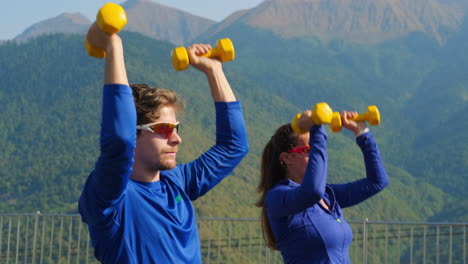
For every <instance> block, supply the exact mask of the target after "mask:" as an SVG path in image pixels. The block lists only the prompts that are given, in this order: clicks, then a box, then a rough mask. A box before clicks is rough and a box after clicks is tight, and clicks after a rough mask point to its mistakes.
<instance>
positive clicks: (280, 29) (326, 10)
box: [210, 0, 466, 43]
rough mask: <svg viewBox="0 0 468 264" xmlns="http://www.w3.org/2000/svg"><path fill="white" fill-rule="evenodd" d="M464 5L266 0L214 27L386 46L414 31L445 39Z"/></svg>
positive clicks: (426, 0) (427, 0)
mask: <svg viewBox="0 0 468 264" xmlns="http://www.w3.org/2000/svg"><path fill="white" fill-rule="evenodd" d="M462 7H463V4H462V2H461V1H438V0H411V1H410V0H356V1H350V0H336V1H330V0H266V1H264V2H263V3H262V4H260V5H259V6H257V7H255V8H252V9H250V10H247V11H244V12H238V13H235V14H233V15H232V16H231V17H230V18H227V19H225V20H224V21H223V22H221V23H220V24H217V25H216V26H215V27H214V28H212V29H211V30H210V31H211V32H217V31H219V30H222V29H223V28H226V27H227V25H226V24H231V23H244V24H247V25H250V26H253V27H257V28H261V29H267V30H272V31H274V32H275V33H277V34H279V35H281V36H283V37H305V36H314V37H318V38H320V39H323V40H330V39H345V40H347V41H353V42H356V43H381V42H384V41H388V40H392V39H397V38H400V37H403V36H406V35H408V34H410V33H413V32H422V33H424V34H427V35H429V36H431V37H432V38H434V39H436V40H437V41H438V42H439V43H441V42H443V41H445V39H446V38H447V34H450V33H452V32H453V31H456V30H457V29H458V28H459V26H460V24H461V21H462V19H463V17H464V15H465V13H466V9H465V8H462Z"/></svg>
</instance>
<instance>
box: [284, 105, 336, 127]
mask: <svg viewBox="0 0 468 264" xmlns="http://www.w3.org/2000/svg"><path fill="white" fill-rule="evenodd" d="M300 117H301V114H300V113H299V114H297V115H296V116H295V117H294V119H293V121H292V122H291V126H292V129H293V130H294V132H296V133H297V134H304V133H306V132H308V131H305V130H303V129H301V128H300V127H299V126H298V121H299V118H300ZM310 118H311V119H312V121H314V124H316V125H322V124H329V125H330V128H331V130H332V131H333V132H339V131H340V130H341V126H342V125H341V115H340V113H338V112H333V110H332V109H331V107H330V106H329V105H328V104H327V103H323V102H322V103H317V104H316V105H315V106H314V108H313V109H312V114H311V116H310Z"/></svg>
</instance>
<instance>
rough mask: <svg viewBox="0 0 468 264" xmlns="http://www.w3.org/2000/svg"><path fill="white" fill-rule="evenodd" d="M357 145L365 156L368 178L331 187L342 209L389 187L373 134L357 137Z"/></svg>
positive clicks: (368, 133)
mask: <svg viewBox="0 0 468 264" xmlns="http://www.w3.org/2000/svg"><path fill="white" fill-rule="evenodd" d="M356 143H357V144H358V145H359V147H360V148H361V151H362V153H363V155H364V164H365V167H366V178H363V179H360V180H357V181H355V182H351V183H347V184H332V185H331V187H332V188H333V191H334V193H335V195H336V199H337V201H338V203H339V204H340V206H341V207H342V208H345V207H349V206H353V205H356V204H358V203H360V202H362V201H364V200H366V199H368V198H369V197H371V196H373V195H375V194H377V193H378V192H380V191H381V190H383V189H384V188H385V187H386V186H387V185H388V176H387V173H386V171H385V168H384V166H383V161H382V158H381V156H380V151H379V149H378V147H377V143H376V142H375V140H374V137H373V134H372V132H370V131H369V132H367V133H365V134H363V135H361V136H359V137H357V138H356Z"/></svg>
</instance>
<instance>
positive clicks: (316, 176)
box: [257, 110, 388, 264]
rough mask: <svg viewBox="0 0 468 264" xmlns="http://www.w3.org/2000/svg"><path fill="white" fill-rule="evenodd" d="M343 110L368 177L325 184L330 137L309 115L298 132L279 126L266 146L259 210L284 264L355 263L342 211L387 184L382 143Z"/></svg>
mask: <svg viewBox="0 0 468 264" xmlns="http://www.w3.org/2000/svg"><path fill="white" fill-rule="evenodd" d="M355 115H357V113H356V112H347V111H343V113H342V114H341V119H342V123H343V126H344V127H345V128H347V129H348V130H350V131H352V132H353V133H354V134H355V136H356V142H357V144H358V145H359V147H360V148H361V150H362V153H363V155H364V163H365V166H366V174H367V177H366V178H364V179H360V180H358V181H355V182H350V183H347V184H326V179H327V162H328V155H327V150H326V144H327V135H326V133H325V130H324V128H323V127H322V126H317V125H315V124H314V123H313V121H312V119H311V118H310V116H311V111H310V110H309V111H304V112H303V113H302V115H301V117H300V118H299V120H298V126H299V128H300V129H301V130H303V131H309V132H308V133H304V134H299V135H298V134H296V133H294V132H293V130H292V127H291V124H286V125H283V126H281V127H280V128H278V130H277V131H276V133H275V134H274V135H273V136H272V137H271V139H270V141H269V142H268V143H267V145H266V146H265V149H264V150H263V156H262V164H261V179H260V183H259V185H258V191H259V192H260V193H261V197H260V199H259V201H258V202H257V206H259V207H261V208H262V229H263V234H264V238H265V240H266V242H267V245H268V246H269V247H270V248H273V249H277V250H280V251H281V254H282V255H283V259H284V262H285V263H308V264H310V263H350V259H349V246H350V244H351V241H352V230H351V228H350V226H349V225H348V223H347V222H346V220H345V219H344V218H343V215H342V213H341V208H345V207H349V206H353V205H355V204H358V203H360V202H362V201H364V200H366V199H367V198H369V197H371V196H373V195H375V194H376V193H378V192H379V191H381V190H382V189H383V188H385V186H387V184H388V179H387V174H386V172H385V169H384V167H383V163H382V160H381V157H380V153H379V150H378V148H377V144H376V143H375V141H374V138H373V136H372V133H371V132H370V131H369V129H368V128H367V127H366V125H365V123H364V122H355V121H352V120H350V119H352V118H353V117H354V116H355Z"/></svg>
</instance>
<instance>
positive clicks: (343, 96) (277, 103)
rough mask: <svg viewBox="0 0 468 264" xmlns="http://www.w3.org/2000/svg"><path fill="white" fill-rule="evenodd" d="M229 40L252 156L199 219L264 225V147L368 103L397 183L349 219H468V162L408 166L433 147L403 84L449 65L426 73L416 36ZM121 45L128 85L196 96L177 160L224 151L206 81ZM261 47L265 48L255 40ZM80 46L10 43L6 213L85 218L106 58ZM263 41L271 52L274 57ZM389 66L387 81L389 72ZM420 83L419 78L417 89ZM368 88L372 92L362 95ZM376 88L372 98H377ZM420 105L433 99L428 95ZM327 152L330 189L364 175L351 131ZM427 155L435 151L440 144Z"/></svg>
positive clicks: (1, 145)
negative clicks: (421, 168)
mask: <svg viewBox="0 0 468 264" xmlns="http://www.w3.org/2000/svg"><path fill="white" fill-rule="evenodd" d="M220 34H222V35H227V36H233V39H234V41H235V42H234V43H235V46H236V54H237V57H236V60H235V61H233V62H226V63H225V64H224V66H223V67H224V68H225V71H226V75H227V77H228V79H229V80H230V83H231V86H232V87H233V89H234V90H235V92H236V96H237V97H238V98H239V100H241V101H242V105H243V107H244V115H245V119H246V124H247V129H248V135H249V142H250V146H251V151H250V153H249V154H248V156H247V157H246V158H245V159H244V161H243V162H242V164H241V165H240V166H239V167H238V168H236V170H235V172H234V173H233V175H232V176H230V177H228V178H227V179H226V180H224V181H223V182H222V183H221V184H220V185H219V186H218V187H216V188H215V189H214V190H213V191H211V192H209V193H208V194H207V195H206V196H204V197H203V198H201V199H200V200H199V201H196V202H195V207H196V211H197V214H198V215H199V216H212V217H257V216H258V209H257V208H256V207H255V206H253V204H254V202H255V200H256V199H257V198H258V196H257V194H256V192H255V186H256V184H257V182H258V173H259V171H258V170H259V161H260V155H261V151H262V149H263V146H264V145H265V143H266V141H267V140H268V138H269V137H271V134H272V133H273V131H274V129H275V128H276V127H278V126H279V125H280V124H283V123H286V122H289V121H290V120H291V118H292V116H294V115H295V114H296V113H298V112H299V111H301V110H302V109H307V108H309V107H310V106H311V105H312V104H313V103H314V102H317V101H327V102H329V103H330V104H331V105H332V107H333V108H334V109H336V110H337V111H339V110H341V109H356V110H358V111H360V110H363V109H364V108H365V106H366V105H367V104H369V103H376V104H377V105H378V106H379V108H380V110H381V113H382V115H383V119H382V124H381V125H380V127H372V128H371V129H372V131H374V134H375V136H376V139H377V142H378V143H379V147H380V149H381V152H382V155H383V158H384V162H385V167H386V169H387V171H388V173H389V176H390V185H389V187H388V189H386V190H385V191H384V192H382V193H381V194H379V195H378V196H376V197H374V198H372V199H371V200H369V201H367V202H365V203H363V204H362V205H359V206H356V207H353V208H349V209H346V211H345V213H346V216H347V218H348V219H353V220H355V219H362V217H363V216H366V217H368V218H369V219H372V220H407V221H423V220H426V219H430V218H431V217H434V218H437V219H443V220H444V221H450V220H451V219H461V218H463V217H467V216H466V213H461V212H459V213H457V214H454V215H453V218H451V216H450V215H441V214H442V213H443V212H444V211H443V208H445V207H446V206H449V208H452V207H453V208H459V206H458V207H457V205H456V201H457V200H456V199H455V198H456V197H457V196H458V195H461V194H462V193H463V189H460V188H462V186H463V183H464V175H462V174H460V173H451V172H455V169H457V170H459V171H461V172H462V173H463V172H466V171H467V170H468V168H467V165H466V164H465V165H463V164H458V165H459V166H453V167H451V168H449V169H450V170H447V172H446V174H444V175H441V176H440V177H443V178H440V179H439V180H438V181H434V180H432V179H434V178H435V177H437V174H435V173H433V172H431V171H430V170H429V168H430V167H428V170H426V171H425V172H426V173H427V174H426V175H423V176H421V175H418V174H417V173H414V172H417V170H416V169H415V166H416V165H417V164H413V163H410V162H408V163H404V162H401V160H402V159H405V160H414V161H415V162H416V161H417V159H416V158H415V154H417V153H418V152H417V151H416V150H414V149H413V144H414V142H415V141H417V140H422V141H424V140H425V139H424V138H422V136H421V135H422V133H421V131H420V130H419V126H417V124H418V123H415V124H412V123H411V122H410V121H408V115H407V114H405V113H404V112H403V111H402V109H404V108H405V106H406V104H407V102H408V100H397V98H401V96H399V94H400V93H403V90H404V87H403V86H404V84H406V83H408V84H412V83H415V84H414V85H413V84H412V85H411V86H409V87H408V89H409V90H413V89H415V90H417V88H418V85H416V83H422V82H423V80H424V79H425V78H427V75H426V74H427V73H431V75H436V74H438V72H437V71H434V70H435V69H437V68H438V65H442V64H443V63H442V62H441V61H440V59H439V58H438V56H434V58H432V59H433V61H431V62H432V63H431V64H428V65H427V66H426V67H425V68H424V67H421V65H424V64H427V63H426V59H427V58H426V57H427V54H426V53H427V52H430V51H431V49H428V50H427V51H424V52H421V49H417V50H416V51H417V52H416V51H414V50H411V49H409V48H408V47H410V46H412V45H414V43H415V41H416V43H419V42H417V41H419V40H418V39H417V38H416V39H402V40H400V41H399V42H398V43H393V44H392V45H390V46H375V47H372V48H370V47H367V46H365V47H361V46H356V45H354V44H353V45H351V44H347V43H341V44H340V43H335V44H333V45H330V43H323V42H320V41H317V40H316V41H315V42H313V43H314V45H315V46H313V47H312V48H311V46H310V45H309V46H308V45H305V44H306V43H309V44H310V43H311V40H310V39H302V40H299V39H282V38H279V37H278V36H276V35H275V34H273V33H272V32H268V31H259V30H258V29H255V28H248V27H245V26H242V25H236V26H233V27H230V28H227V29H226V31H223V32H220ZM121 36H122V39H123V40H124V43H125V51H126V52H125V55H126V58H125V59H126V64H127V69H128V75H129V78H130V82H147V83H149V84H151V85H155V86H160V87H166V88H170V89H173V90H175V91H176V92H177V93H179V94H181V95H182V96H183V98H186V99H187V107H186V111H185V113H183V114H182V115H181V116H180V119H181V122H182V123H183V125H184V127H187V128H189V129H182V130H181V134H182V138H183V139H184V143H183V144H182V145H181V148H180V149H181V152H180V155H179V156H178V161H179V162H186V161H190V160H192V159H194V158H195V157H197V156H198V155H199V154H200V153H202V152H203V151H204V150H206V149H207V148H209V146H210V145H211V144H213V142H214V139H213V137H212V135H213V133H214V112H213V107H211V106H210V105H211V104H212V102H211V98H210V96H209V92H208V91H209V89H208V87H207V84H206V80H205V78H204V76H202V74H200V73H198V72H197V71H195V70H193V69H189V70H187V71H184V72H176V71H174V70H173V69H172V68H171V61H170V58H169V56H168V54H169V53H170V50H171V48H172V45H171V44H170V43H166V42H161V41H157V40H154V39H151V38H147V37H144V36H142V35H140V34H135V33H132V32H123V33H122V34H121ZM214 37H215V38H218V37H219V36H214ZM253 38H255V39H256V40H258V41H255V42H252V41H251V39H253ZM81 39H82V38H81V36H75V35H52V36H43V37H40V38H37V39H34V40H31V41H28V42H27V43H24V44H14V43H6V44H4V45H2V46H0V56H1V57H2V58H4V60H1V61H0V69H2V70H1V71H0V79H2V81H3V84H4V85H3V86H2V88H1V90H0V104H1V105H3V106H4V107H3V108H2V110H1V113H2V114H1V115H0V178H1V179H2V181H0V199H1V200H2V201H3V202H2V203H1V204H0V212H31V211H37V210H40V211H41V212H62V213H63V212H69V213H70V212H76V202H77V200H78V197H79V194H80V191H81V188H82V186H83V184H84V181H85V179H86V177H87V175H88V174H89V172H90V171H91V170H92V168H93V164H94V161H95V159H96V158H97V155H98V151H99V150H98V145H97V144H98V136H99V123H100V121H99V120H100V116H99V114H100V110H99V109H100V104H101V96H102V95H101V88H100V87H101V82H102V81H101V79H102V75H103V72H102V68H103V67H102V66H103V61H102V60H97V59H94V58H90V57H88V56H87V55H86V52H84V50H83V47H82V41H81ZM210 43H211V41H210ZM262 43H269V45H268V48H266V47H265V45H263V44H262ZM402 43H406V45H403V44H402ZM287 48H289V49H287ZM441 50H443V47H439V48H436V51H438V52H437V54H443V53H444V52H443V51H441ZM281 51H283V52H281ZM418 52H419V53H418ZM271 54H275V55H276V56H271ZM353 54H355V55H353ZM387 54H391V55H392V57H393V59H394V61H393V62H391V63H389V62H388V61H386V60H382V58H386V56H387ZM409 54H411V56H410V55H409ZM269 55H270V56H269ZM354 56H355V57H354ZM311 58H313V59H311ZM401 62H404V63H401ZM409 62H412V63H413V64H408V63H409ZM417 66H420V67H419V68H417ZM408 68H411V69H412V68H417V69H415V70H417V71H412V72H410V73H411V74H409V75H408V76H402V78H401V79H398V78H396V79H395V78H394V77H393V76H396V75H400V73H402V72H405V71H408ZM381 69H384V71H385V73H386V75H388V77H385V78H384V77H382V76H380V75H379V74H380V70H381ZM24 76H27V78H24ZM410 76H412V77H413V79H410V80H411V82H408V80H407V78H409V77H410ZM174 80H176V81H174ZM366 80H367V81H369V82H370V83H371V84H369V85H367V87H364V88H363V87H362V85H363V84H365V81H366ZM460 81H461V82H462V83H468V82H465V81H463V80H460ZM392 82H393V83H392ZM393 85H395V86H396V87H402V88H401V89H398V90H396V91H391V90H390V89H388V90H389V91H386V89H385V88H387V87H392V86H393ZM372 87H373V88H374V90H369V89H370V88H372ZM380 87H384V89H382V88H380ZM433 89H434V90H437V89H440V87H433ZM451 91H452V90H448V91H447V92H448V93H451ZM392 94H393V95H397V98H393V97H392V96H391V95H392ZM412 94H416V93H414V92H413V93H412ZM418 98H419V99H420V100H422V101H424V100H425V97H418ZM350 107H355V108H350ZM427 111H430V109H427ZM438 114H439V113H433V115H434V117H435V118H439V116H438ZM455 114H459V113H455ZM454 117H455V116H454ZM447 121H452V119H447ZM451 123H452V124H454V123H453V122H451ZM460 125H461V127H454V129H453V130H452V129H450V128H449V129H450V133H452V134H453V135H452V137H453V138H458V139H461V140H463V139H466V137H465V136H464V135H465V133H464V131H465V130H466V127H465V126H466V124H465V123H460ZM455 128H456V129H455ZM327 130H328V128H327ZM446 139H447V138H446V137H445V138H443V137H437V136H434V137H432V138H426V140H427V141H429V140H432V141H433V142H434V144H436V145H434V146H437V148H438V150H440V151H441V152H444V151H445V150H446V148H447V147H450V148H454V150H455V152H456V151H457V150H459V151H461V150H463V149H466V147H467V144H468V143H466V140H465V141H464V142H459V143H458V144H457V145H449V146H447V145H446V143H445V141H444V140H446ZM428 146H429V145H428ZM328 150H329V157H330V159H329V162H330V163H329V182H331V183H344V182H348V181H352V180H356V179H359V178H361V177H363V176H364V171H365V169H364V165H363V162H362V155H361V154H360V151H359V148H358V147H357V146H356V144H355V143H354V138H353V137H351V136H350V134H349V133H346V132H343V133H331V132H330V131H329V147H328ZM427 151H433V150H432V146H431V147H430V149H427ZM427 158H428V159H431V160H428V162H427V164H425V165H426V166H431V163H434V164H435V163H436V162H435V161H440V162H441V163H445V164H450V163H451V161H452V158H451V157H444V156H442V157H439V156H436V157H434V156H431V155H428V156H427ZM434 158H437V159H439V160H434ZM433 168H437V166H434V167H433ZM425 177H426V178H425ZM449 181H451V182H453V183H454V185H455V186H449V187H450V189H445V187H447V186H445V185H443V184H441V183H440V182H449ZM457 183H458V186H457ZM454 188H455V189H454ZM408 201H411V202H408Z"/></svg>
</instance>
